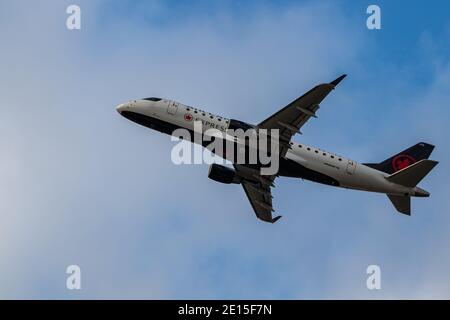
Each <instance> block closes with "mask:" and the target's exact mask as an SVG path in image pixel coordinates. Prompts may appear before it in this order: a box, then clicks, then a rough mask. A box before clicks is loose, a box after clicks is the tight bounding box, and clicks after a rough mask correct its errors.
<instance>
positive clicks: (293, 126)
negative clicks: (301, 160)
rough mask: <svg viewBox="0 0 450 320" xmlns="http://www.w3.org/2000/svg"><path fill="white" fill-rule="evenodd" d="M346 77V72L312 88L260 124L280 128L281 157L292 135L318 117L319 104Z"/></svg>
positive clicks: (265, 127) (264, 126)
mask: <svg viewBox="0 0 450 320" xmlns="http://www.w3.org/2000/svg"><path fill="white" fill-rule="evenodd" d="M345 77H346V75H345V74H344V75H342V76H340V77H339V78H337V79H336V80H334V81H332V82H330V83H323V84H320V85H318V86H316V87H314V88H312V89H311V90H309V91H308V92H307V93H305V94H304V95H302V96H301V97H300V98H298V99H296V100H294V101H293V102H291V103H290V104H288V105H287V106H286V107H284V108H283V109H281V110H280V111H278V112H277V113H275V114H274V115H272V116H270V117H269V118H267V119H266V120H264V121H263V122H261V123H260V124H259V125H258V128H262V129H279V138H280V157H284V156H285V155H286V152H287V150H288V149H289V142H290V141H291V138H292V136H293V135H295V134H296V133H301V132H300V128H301V127H302V126H303V125H304V124H305V123H306V122H307V121H308V120H309V118H311V117H314V118H316V111H317V110H318V109H319V104H320V103H321V102H322V100H323V99H324V98H325V97H326V96H327V95H328V94H329V93H330V92H331V90H333V89H334V88H335V87H336V86H337V85H338V84H339V82H341V81H342V79H344V78H345Z"/></svg>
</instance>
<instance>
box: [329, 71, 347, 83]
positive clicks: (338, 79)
mask: <svg viewBox="0 0 450 320" xmlns="http://www.w3.org/2000/svg"><path fill="white" fill-rule="evenodd" d="M346 76H347V75H346V74H343V75H342V76H340V77H339V78H337V79H335V80H333V81H331V82H330V84H332V85H333V86H337V85H338V84H339V82H341V81H342V80H343V79H344V78H345V77H346Z"/></svg>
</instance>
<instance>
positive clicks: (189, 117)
mask: <svg viewBox="0 0 450 320" xmlns="http://www.w3.org/2000/svg"><path fill="white" fill-rule="evenodd" d="M193 118H194V117H193V116H192V114H190V113H186V114H185V115H184V120H186V121H192V119H193Z"/></svg>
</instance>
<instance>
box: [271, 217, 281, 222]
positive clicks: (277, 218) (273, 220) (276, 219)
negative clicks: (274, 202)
mask: <svg viewBox="0 0 450 320" xmlns="http://www.w3.org/2000/svg"><path fill="white" fill-rule="evenodd" d="M281 217H282V216H277V217H275V218H273V219H272V223H275V222H277V221H278V220H280V218H281Z"/></svg>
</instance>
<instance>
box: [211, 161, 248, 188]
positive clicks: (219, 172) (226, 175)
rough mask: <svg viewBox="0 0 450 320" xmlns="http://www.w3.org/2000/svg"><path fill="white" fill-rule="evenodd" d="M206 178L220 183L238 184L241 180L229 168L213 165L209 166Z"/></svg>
mask: <svg viewBox="0 0 450 320" xmlns="http://www.w3.org/2000/svg"><path fill="white" fill-rule="evenodd" d="M208 178H210V179H212V180H214V181H217V182H221V183H226V184H230V183H240V181H241V179H240V177H239V176H238V175H237V174H236V171H234V170H233V169H231V168H228V167H225V166H221V165H220V164H216V163H213V164H212V165H210V166H209V171H208Z"/></svg>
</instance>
